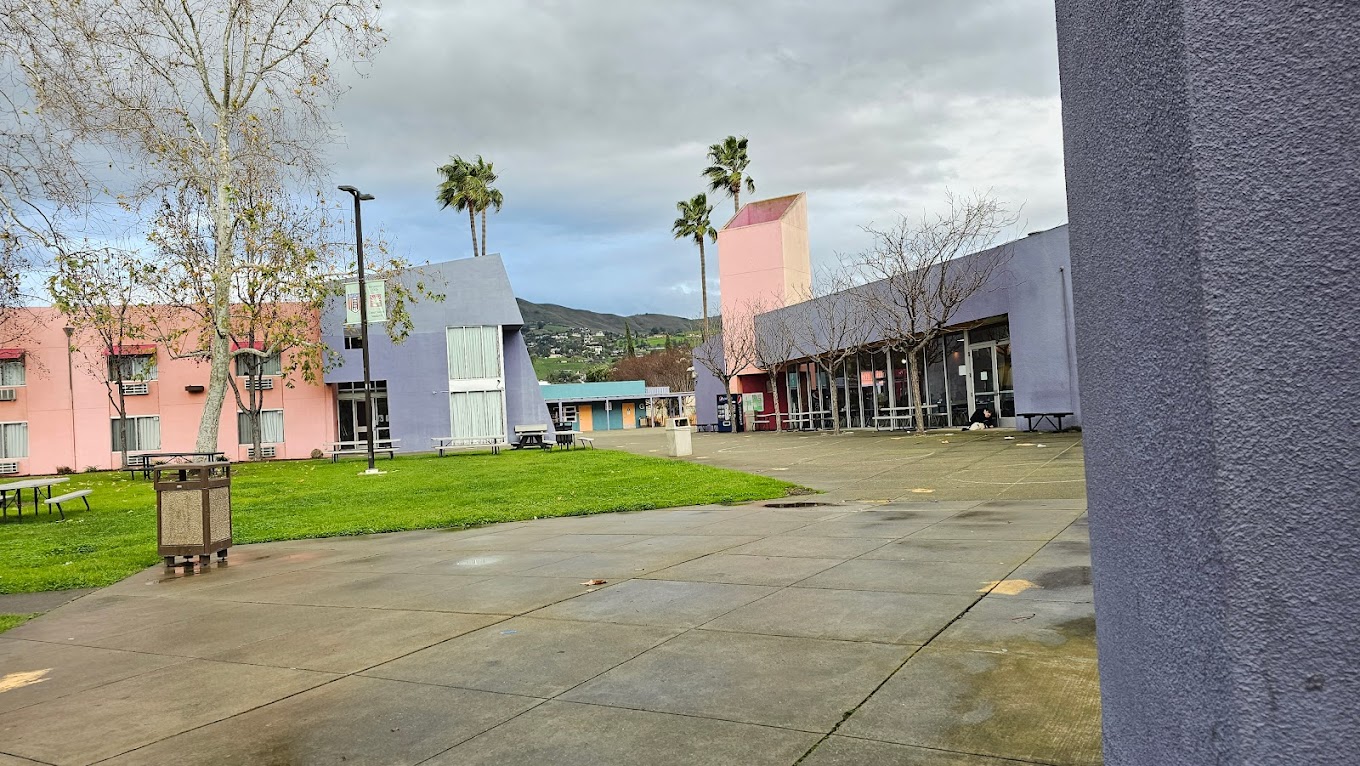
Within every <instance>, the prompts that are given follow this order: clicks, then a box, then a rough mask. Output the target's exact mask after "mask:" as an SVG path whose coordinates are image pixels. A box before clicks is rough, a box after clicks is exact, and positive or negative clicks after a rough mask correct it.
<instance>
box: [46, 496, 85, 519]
mask: <svg viewBox="0 0 1360 766" xmlns="http://www.w3.org/2000/svg"><path fill="white" fill-rule="evenodd" d="M92 492H94V490H92V489H78V490H76V491H75V492H67V493H66V494H64V495H57V496H56V497H49V498H47V499H46V500H44V501H43V502H44V503H47V512H48V513H51V512H52V506H54V505H55V506H56V507H57V513H60V514H61V519H62V521H65V520H66V511H64V510H62V508H61V504H62V503H64V502H67V501H69V500H75V499H76V498H80V499H81V500H82V501H84V503H85V510H87V511H88V510H90V500H89V496H90V494H91V493H92Z"/></svg>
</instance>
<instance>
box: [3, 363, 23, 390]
mask: <svg viewBox="0 0 1360 766" xmlns="http://www.w3.org/2000/svg"><path fill="white" fill-rule="evenodd" d="M15 369H17V370H18V371H19V374H18V375H17V376H13V372H12V371H13V370H15ZM12 376H13V377H12ZM15 377H17V378H18V381H19V382H18V383H15V382H14V378H15ZM26 385H28V368H27V366H26V365H25V364H24V359H23V357H19V358H18V359H6V360H4V361H0V388H19V387H20V386H26Z"/></svg>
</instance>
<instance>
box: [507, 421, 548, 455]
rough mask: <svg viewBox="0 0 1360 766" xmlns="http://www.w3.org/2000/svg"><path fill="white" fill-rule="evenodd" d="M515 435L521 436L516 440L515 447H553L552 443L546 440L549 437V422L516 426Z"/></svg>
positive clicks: (546, 448)
mask: <svg viewBox="0 0 1360 766" xmlns="http://www.w3.org/2000/svg"><path fill="white" fill-rule="evenodd" d="M515 436H517V437H519V440H518V441H516V442H515V449H524V448H525V447H537V448H539V449H545V450H550V449H552V445H551V444H548V443H547V441H545V440H546V439H547V437H548V424H547V423H541V424H537V423H535V424H530V425H522V426H515Z"/></svg>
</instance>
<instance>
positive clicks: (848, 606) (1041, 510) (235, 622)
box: [0, 430, 1100, 766]
mask: <svg viewBox="0 0 1360 766" xmlns="http://www.w3.org/2000/svg"><path fill="white" fill-rule="evenodd" d="M1015 436H1016V437H1017V438H1015V439H1012V440H1006V439H1004V438H1003V435H1002V434H1000V433H996V434H986V435H981V436H979V435H973V434H969V435H963V434H958V433H954V434H948V433H943V434H929V435H925V436H920V437H915V436H903V435H899V434H886V433H884V434H874V433H868V434H866V433H857V434H846V435H839V436H836V435H829V434H828V435H821V434H812V435H808V434H754V435H742V434H736V435H726V434H698V435H696V436H695V448H696V449H695V453H696V454H695V457H694V458H693V459H695V460H699V461H702V462H706V463H710V464H713V465H721V466H727V467H733V468H739V469H742V470H748V471H753V472H761V473H768V474H769V475H772V476H779V477H781V478H784V479H787V480H789V481H793V482H796V483H800V484H803V485H806V486H809V487H813V488H816V489H819V490H825V494H819V495H806V496H795V497H790V498H787V499H785V500H779V501H769V502H766V503H764V504H756V505H748V506H740V507H699V508H683V509H672V510H658V511H646V512H640V513H628V514H609V515H600V516H590V517H579V518H557V519H542V520H536V521H528V522H522V523H513V524H502V525H497V526H492V527H486V528H481V529H475V530H468V531H461V532H441V531H426V532H408V533H399V534H390V535H376V536H372V537H367V538H345V539H327V540H313V541H297V542H287V543H271V544H265V545H252V546H243V547H240V548H236V549H234V550H233V552H232V556H231V563H230V564H229V565H228V566H226V567H220V568H214V569H211V570H209V571H207V572H204V573H200V574H195V575H190V576H183V575H178V576H165V575H164V574H163V573H162V571H161V570H160V569H159V568H157V569H152V570H148V571H146V572H144V573H142V574H140V575H137V576H134V577H131V578H129V579H127V580H125V581H123V582H121V583H119V584H117V585H115V586H113V587H110V588H106V589H104V590H102V591H98V592H96V593H92V594H89V595H86V596H84V597H82V598H79V599H77V600H76V601H73V602H71V603H69V604H66V605H65V606H62V607H59V608H57V609H55V610H54V611H52V612H50V613H48V614H47V615H45V616H43V617H40V618H38V619H36V620H34V621H32V622H30V623H28V624H25V625H23V626H21V627H19V628H16V629H14V630H12V631H10V632H8V633H6V634H3V635H0V766H12V765H13V764H24V763H32V762H37V763H51V764H68V763H71V764H83V763H95V762H107V763H117V764H138V763H162V762H166V761H172V760H175V761H178V760H185V759H188V758H212V759H214V760H217V761H221V762H226V763H252V764H256V763H258V764H301V763H340V762H348V763H364V764H367V763H384V764H416V763H426V764H520V763H544V764H647V766H664V765H667V764H677V765H678V764H785V765H787V764H794V763H801V764H807V765H809V766H829V765H831V764H841V765H844V766H850V765H852V764H853V765H860V764H864V765H866V766H874V765H876V764H910V765H912V766H1000V765H1001V764H1019V763H1028V764H1035V763H1038V764H1095V763H1099V762H1100V713H1099V700H1098V693H1097V680H1096V666H1095V657H1096V654H1095V641H1094V616H1093V611H1092V605H1091V601H1092V593H1091V586H1090V560H1089V546H1088V541H1087V532H1086V526H1085V514H1084V507H1085V500H1084V490H1083V487H1084V485H1083V484H1082V482H1081V473H1082V464H1081V443H1080V436H1079V435H1073V434H1064V435H1052V434H1044V435H1042V436H1029V435H1023V434H1015ZM597 437H598V438H597V441H596V443H597V445H599V446H600V447H601V448H605V447H612V448H618V449H626V450H630V451H636V452H640V453H644V454H647V453H652V452H653V451H657V450H660V451H662V454H664V442H663V441H662V433H661V432H660V431H654V430H649V431H626V432H618V433H613V434H597ZM1041 444H1042V445H1043V446H1039V445H1041ZM544 478H545V480H548V481H550V480H551V477H550V476H545V477H544ZM802 503H820V505H801V504H802ZM595 580H604V581H605V583H603V584H586V583H590V582H592V581H595Z"/></svg>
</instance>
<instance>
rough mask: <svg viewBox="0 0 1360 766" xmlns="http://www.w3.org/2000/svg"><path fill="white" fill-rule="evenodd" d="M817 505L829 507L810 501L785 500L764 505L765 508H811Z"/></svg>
mask: <svg viewBox="0 0 1360 766" xmlns="http://www.w3.org/2000/svg"><path fill="white" fill-rule="evenodd" d="M819 505H830V504H829V503H818V502H815V501H812V500H787V501H783V502H778V503H766V504H765V507H766V508H813V507H816V506H819Z"/></svg>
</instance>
